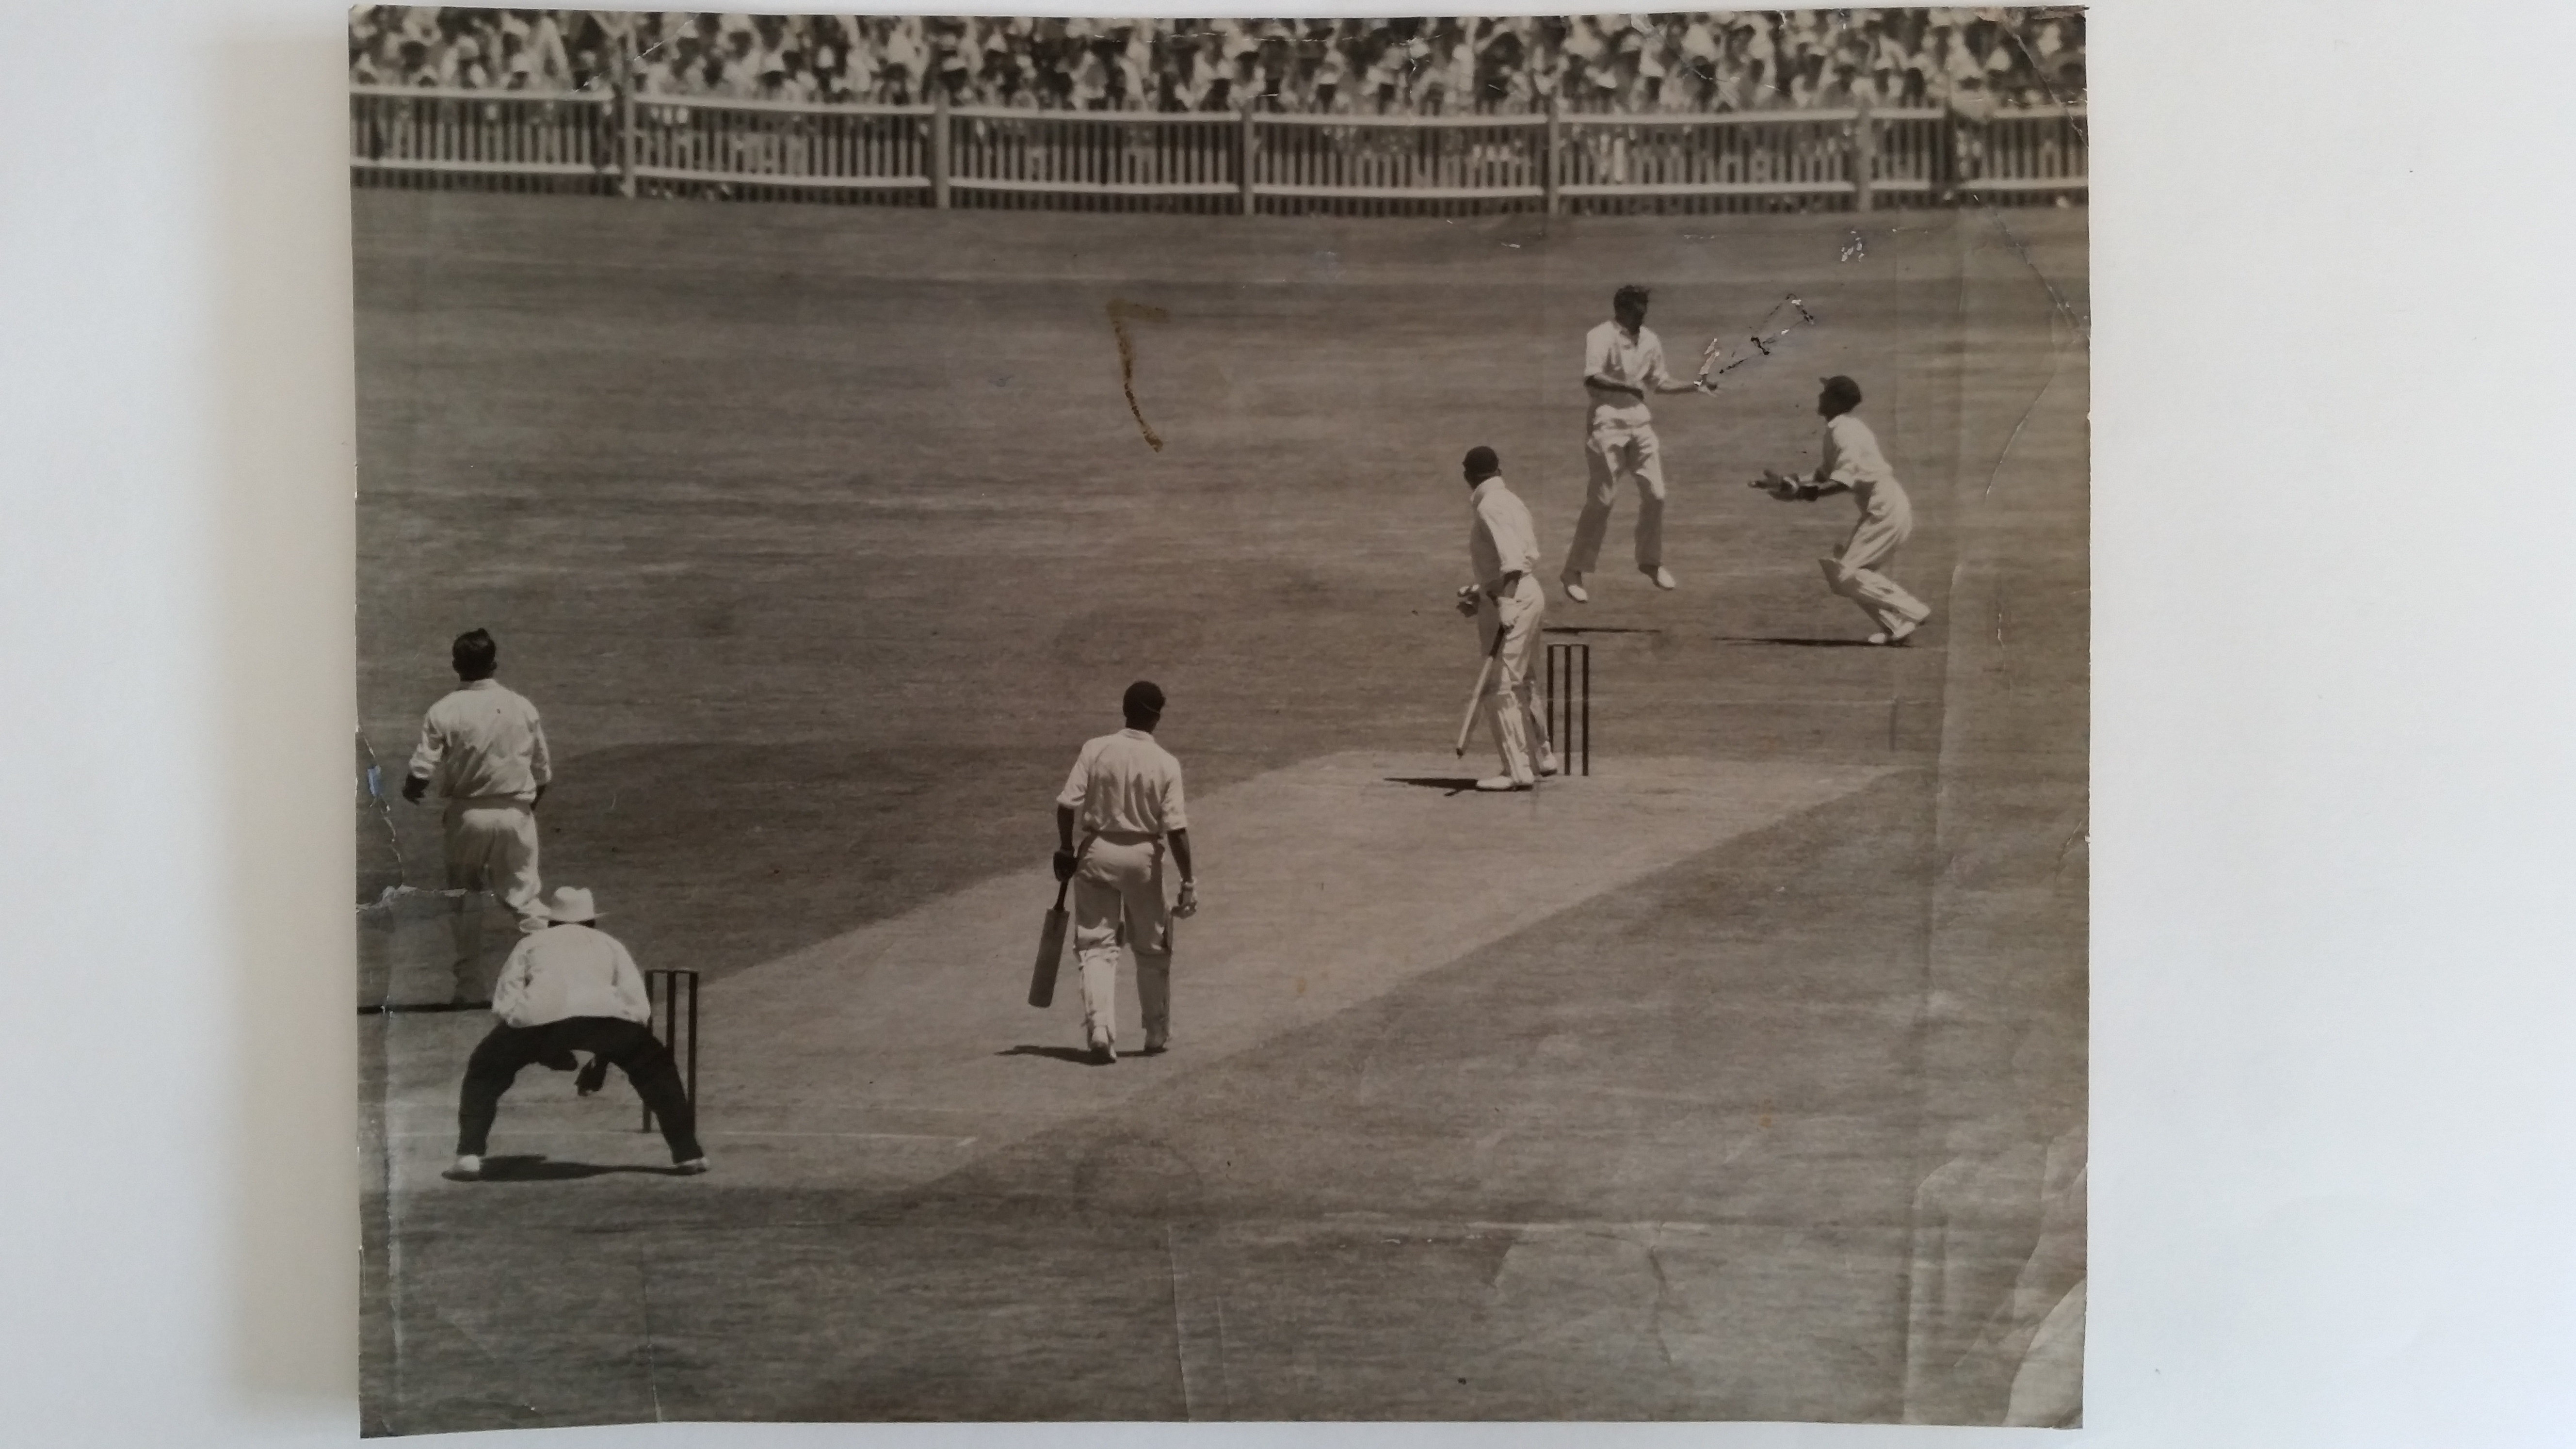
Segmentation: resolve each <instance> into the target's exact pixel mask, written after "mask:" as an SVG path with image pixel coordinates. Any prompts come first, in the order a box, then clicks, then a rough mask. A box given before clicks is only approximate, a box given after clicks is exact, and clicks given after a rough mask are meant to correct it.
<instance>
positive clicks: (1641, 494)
mask: <svg viewBox="0 0 2576 1449" xmlns="http://www.w3.org/2000/svg"><path fill="white" fill-rule="evenodd" d="M1583 460H1584V463H1585V464H1586V465H1587V466H1588V467H1589V469H1590V470H1591V483H1590V487H1589V491H1587V492H1586V493H1585V494H1584V495H1583V513H1582V516H1581V517H1579V518H1577V519H1575V521H1574V546H1573V547H1572V548H1571V549H1568V550H1567V551H1566V555H1565V569H1566V572H1568V573H1577V574H1588V573H1590V572H1592V570H1593V567H1594V566H1595V565H1596V564H1598V563H1600V562H1601V540H1602V539H1603V538H1604V537H1605V536H1606V535H1607V534H1608V533H1609V532H1610V505H1611V504H1613V503H1615V502H1617V501H1618V499H1619V485H1620V484H1621V483H1623V482H1625V481H1627V480H1629V479H1631V478H1633V479H1635V480H1636V483H1637V567H1639V568H1641V569H1658V568H1661V567H1663V565H1664V454H1663V445H1662V444H1661V443H1658V442H1657V441H1655V430H1654V429H1653V428H1652V427H1651V426H1648V425H1647V424H1644V423H1637V424H1633V425H1632V424H1605V425H1603V426H1601V427H1597V428H1594V429H1592V431H1591V432H1590V433H1589V434H1587V435H1586V436H1585V437H1584V440H1583Z"/></svg>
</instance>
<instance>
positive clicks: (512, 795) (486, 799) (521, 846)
mask: <svg viewBox="0 0 2576 1449" xmlns="http://www.w3.org/2000/svg"><path fill="white" fill-rule="evenodd" d="M448 652H449V657H450V658H451V659H452V660H453V662H454V663H455V666H456V678H457V680H458V683H457V686H456V688H455V689H454V690H452V691H451V692H449V693H448V694H447V695H446V696H445V697H444V698H442V699H440V700H439V701H438V702H437V703H436V704H433V705H431V706H430V707H429V715H428V717H427V718H425V719H423V720H422V721H421V725H420V747H419V748H418V749H415V750H413V751H412V755H411V775H410V778H408V779H406V780H404V781H403V790H402V793H403V798H404V799H405V800H408V801H410V802H411V803H413V804H414V805H417V804H419V803H420V801H421V797H422V796H423V795H424V794H426V793H427V792H428V790H429V787H430V785H431V784H432V783H433V782H435V783H436V784H437V786H438V793H439V794H441V795H443V796H445V797H446V798H447V815H446V820H445V821H444V825H445V827H446V832H445V833H446V845H447V851H446V854H447V888H448V889H449V890H451V891H455V892H457V897H456V900H455V922H454V924H455V932H456V991H455V995H454V997H453V1000H454V1001H455V1002H456V1003H457V1004H458V1005H465V1006H473V1005H481V1004H482V1002H483V1001H484V1000H485V997H484V994H483V992H482V990H481V983H480V982H479V981H478V980H477V979H476V978H477V975H478V973H479V972H480V971H481V969H482V960H483V903H482V902H481V901H480V900H478V899H476V894H475V893H476V892H478V891H486V890H488V891H490V892H492V894H493V895H495V896H497V897H499V898H500V901H501V904H502V905H503V906H504V907H506V908H507V909H508V910H509V912H510V914H512V915H514V916H516V917H518V918H519V929H520V930H521V931H522V932H532V931H539V930H543V929H544V928H545V925H546V916H545V912H544V910H543V909H542V908H541V906H540V904H539V902H538V900H537V816H536V808H537V801H539V800H541V799H543V798H544V797H545V793H546V783H547V782H548V781H549V780H552V779H553V778H554V766H553V764H552V762H551V761H550V760H549V759H548V757H547V754H546V729H545V726H544V725H543V724H541V723H539V722H538V719H537V707H536V706H535V705H533V704H530V703H528V702H527V701H526V700H525V699H522V698H521V697H519V696H518V695H516V694H513V693H511V692H510V691H509V690H506V689H503V688H502V687H501V682H500V681H499V680H497V679H494V678H493V677H492V676H493V674H494V673H495V672H497V671H498V669H499V668H500V660H501V650H500V646H499V645H497V644H495V643H494V642H493V641H492V636H491V635H490V634H487V633H485V632H484V631H483V630H481V629H476V630H474V631H472V632H471V633H466V634H459V635H457V636H456V642H455V643H454V644H453V645H452V646H450V648H449V651H448Z"/></svg>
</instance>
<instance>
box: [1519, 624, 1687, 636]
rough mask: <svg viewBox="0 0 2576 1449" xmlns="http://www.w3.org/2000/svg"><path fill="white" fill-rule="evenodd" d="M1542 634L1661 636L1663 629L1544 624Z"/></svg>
mask: <svg viewBox="0 0 2576 1449" xmlns="http://www.w3.org/2000/svg"><path fill="white" fill-rule="evenodd" d="M1538 631H1539V632H1540V633H1542V634H1661V633H1662V632H1664V631H1663V630H1661V629H1639V628H1635V627H1632V626H1630V625H1625V624H1542V625H1540V626H1539V630H1538Z"/></svg>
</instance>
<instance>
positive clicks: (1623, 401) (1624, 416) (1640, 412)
mask: <svg viewBox="0 0 2576 1449" xmlns="http://www.w3.org/2000/svg"><path fill="white" fill-rule="evenodd" d="M1596 377H1602V378H1608V379H1609V380H1610V381H1612V382H1620V383H1626V384H1627V385H1628V386H1630V387H1633V388H1635V389H1637V393H1636V394H1630V393H1625V392H1614V391H1612V390H1610V389H1608V388H1605V387H1598V386H1595V385H1594V384H1593V381H1592V379H1594V378H1596ZM1672 380H1673V379H1672V375H1671V374H1670V373H1668V372H1666V371H1665V370H1664V340H1663V339H1662V338H1660V337H1657V336H1656V335H1655V332H1654V329H1653V328H1651V327H1640V328H1638V329H1637V335H1636V336H1634V337H1631V336H1629V335H1628V333H1627V332H1626V330H1625V329H1623V328H1621V327H1620V325H1619V324H1618V322H1617V321H1616V320H1612V321H1609V322H1604V323H1602V324H1601V325H1600V326H1598V327H1595V328H1593V329H1592V330H1591V331H1590V332H1587V333H1585V334H1584V335H1583V391H1584V394H1585V395H1586V396H1588V397H1590V398H1591V399H1592V425H1593V426H1594V427H1599V426H1600V425H1601V424H1603V423H1605V422H1608V423H1624V424H1627V425H1629V426H1636V425H1638V424H1642V423H1646V422H1649V421H1651V420H1652V418H1653V414H1651V413H1649V412H1648V411H1647V410H1646V398H1647V397H1649V396H1652V395H1653V394H1654V393H1655V392H1656V391H1657V390H1659V389H1661V388H1665V387H1669V386H1671V385H1672Z"/></svg>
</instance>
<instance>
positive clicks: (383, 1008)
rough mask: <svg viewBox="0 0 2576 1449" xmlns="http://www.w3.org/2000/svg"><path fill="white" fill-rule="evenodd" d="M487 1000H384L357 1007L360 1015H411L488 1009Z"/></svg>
mask: <svg viewBox="0 0 2576 1449" xmlns="http://www.w3.org/2000/svg"><path fill="white" fill-rule="evenodd" d="M491 1009H492V1003H490V1002H488V1001H386V1002H380V1003H378V1004H376V1005H374V1006H361V1007H359V1008H358V1014H359V1015H360V1016H413V1015H426V1014H428V1013H430V1012H438V1011H490V1010H491Z"/></svg>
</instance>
